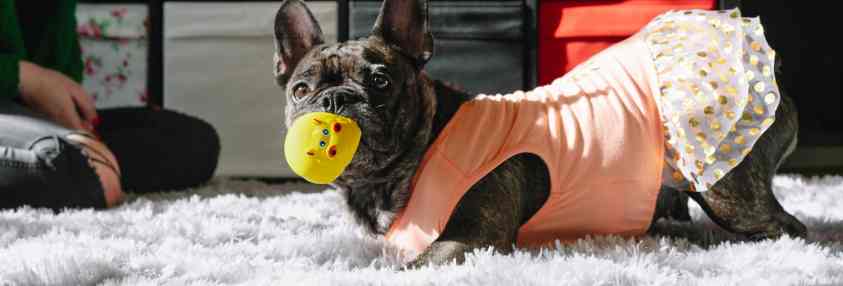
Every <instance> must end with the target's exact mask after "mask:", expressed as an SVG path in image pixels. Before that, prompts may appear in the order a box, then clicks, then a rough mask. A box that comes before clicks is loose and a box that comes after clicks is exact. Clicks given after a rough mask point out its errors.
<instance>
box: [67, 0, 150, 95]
mask: <svg viewBox="0 0 843 286" xmlns="http://www.w3.org/2000/svg"><path fill="white" fill-rule="evenodd" d="M148 15H149V12H148V8H147V6H146V5H143V4H113V5H112V4H80V5H79V6H78V7H77V12H76V18H77V23H78V25H77V32H78V33H79V43H80V46H81V48H82V60H83V61H84V64H85V69H84V79H83V82H82V86H83V87H84V88H85V90H87V91H88V93H89V94H90V95H91V96H92V97H93V98H94V100H95V101H96V105H97V108H109V107H122V106H143V105H146V103H147V99H148V95H147V89H146V71H147V49H148V43H149V42H148V37H147V35H148V27H149V18H148Z"/></svg>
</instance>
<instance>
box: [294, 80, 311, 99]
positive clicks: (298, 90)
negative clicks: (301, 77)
mask: <svg viewBox="0 0 843 286" xmlns="http://www.w3.org/2000/svg"><path fill="white" fill-rule="evenodd" d="M309 92H310V87H308V86H307V84H304V83H300V84H297V85H296V86H295V87H293V96H294V97H296V98H302V97H304V96H305V95H307V94H308V93H309Z"/></svg>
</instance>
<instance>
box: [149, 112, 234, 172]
mask: <svg viewBox="0 0 843 286" xmlns="http://www.w3.org/2000/svg"><path fill="white" fill-rule="evenodd" d="M159 112H161V113H162V114H161V115H162V116H161V118H163V119H165V120H164V122H167V124H172V125H173V126H171V128H174V129H175V130H179V132H180V133H182V135H181V136H180V137H181V138H180V139H179V140H180V141H182V144H186V145H187V146H182V148H183V149H182V150H183V151H184V152H186V153H185V156H184V161H185V162H189V164H190V166H191V169H193V171H192V172H191V173H192V174H193V177H194V179H195V180H198V182H197V183H202V182H205V181H207V180H209V179H210V178H211V177H212V176H213V175H214V172H215V171H216V169H217V163H218V161H219V155H220V137H219V134H218V133H217V130H216V129H215V128H214V127H213V126H212V125H211V124H210V123H208V122H207V121H204V120H202V119H200V118H197V117H193V116H190V115H186V114H182V113H178V112H175V111H169V110H162V111H159Z"/></svg>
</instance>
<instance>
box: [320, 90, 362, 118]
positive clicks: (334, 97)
mask: <svg viewBox="0 0 843 286" xmlns="http://www.w3.org/2000/svg"><path fill="white" fill-rule="evenodd" d="M359 101H360V98H359V97H358V96H356V95H354V94H353V93H351V92H349V91H346V90H337V91H334V92H332V93H331V94H329V95H326V96H325V97H323V98H322V109H324V110H325V111H327V112H331V113H338V112H340V111H341V110H342V108H343V107H345V106H346V105H349V104H354V103H356V102H359Z"/></svg>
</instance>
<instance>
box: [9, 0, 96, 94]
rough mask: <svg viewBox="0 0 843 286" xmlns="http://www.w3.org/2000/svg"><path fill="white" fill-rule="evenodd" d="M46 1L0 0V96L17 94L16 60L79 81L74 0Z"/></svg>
mask: <svg viewBox="0 0 843 286" xmlns="http://www.w3.org/2000/svg"><path fill="white" fill-rule="evenodd" d="M48 3H50V4H49V5H47V6H49V8H46V9H45V3H44V1H9V0H0V98H4V97H5V98H8V97H14V96H16V95H17V90H18V82H19V78H18V77H19V65H18V62H19V61H20V60H27V61H31V62H33V63H35V64H37V65H40V66H42V67H45V68H48V69H52V70H56V71H58V72H61V73H63V74H65V75H67V76H68V77H70V78H72V79H74V80H76V81H77V82H81V81H82V70H83V65H82V53H81V50H80V48H79V36H78V34H77V33H76V0H57V1H50V2H48ZM15 5H17V7H16V6H15Z"/></svg>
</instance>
